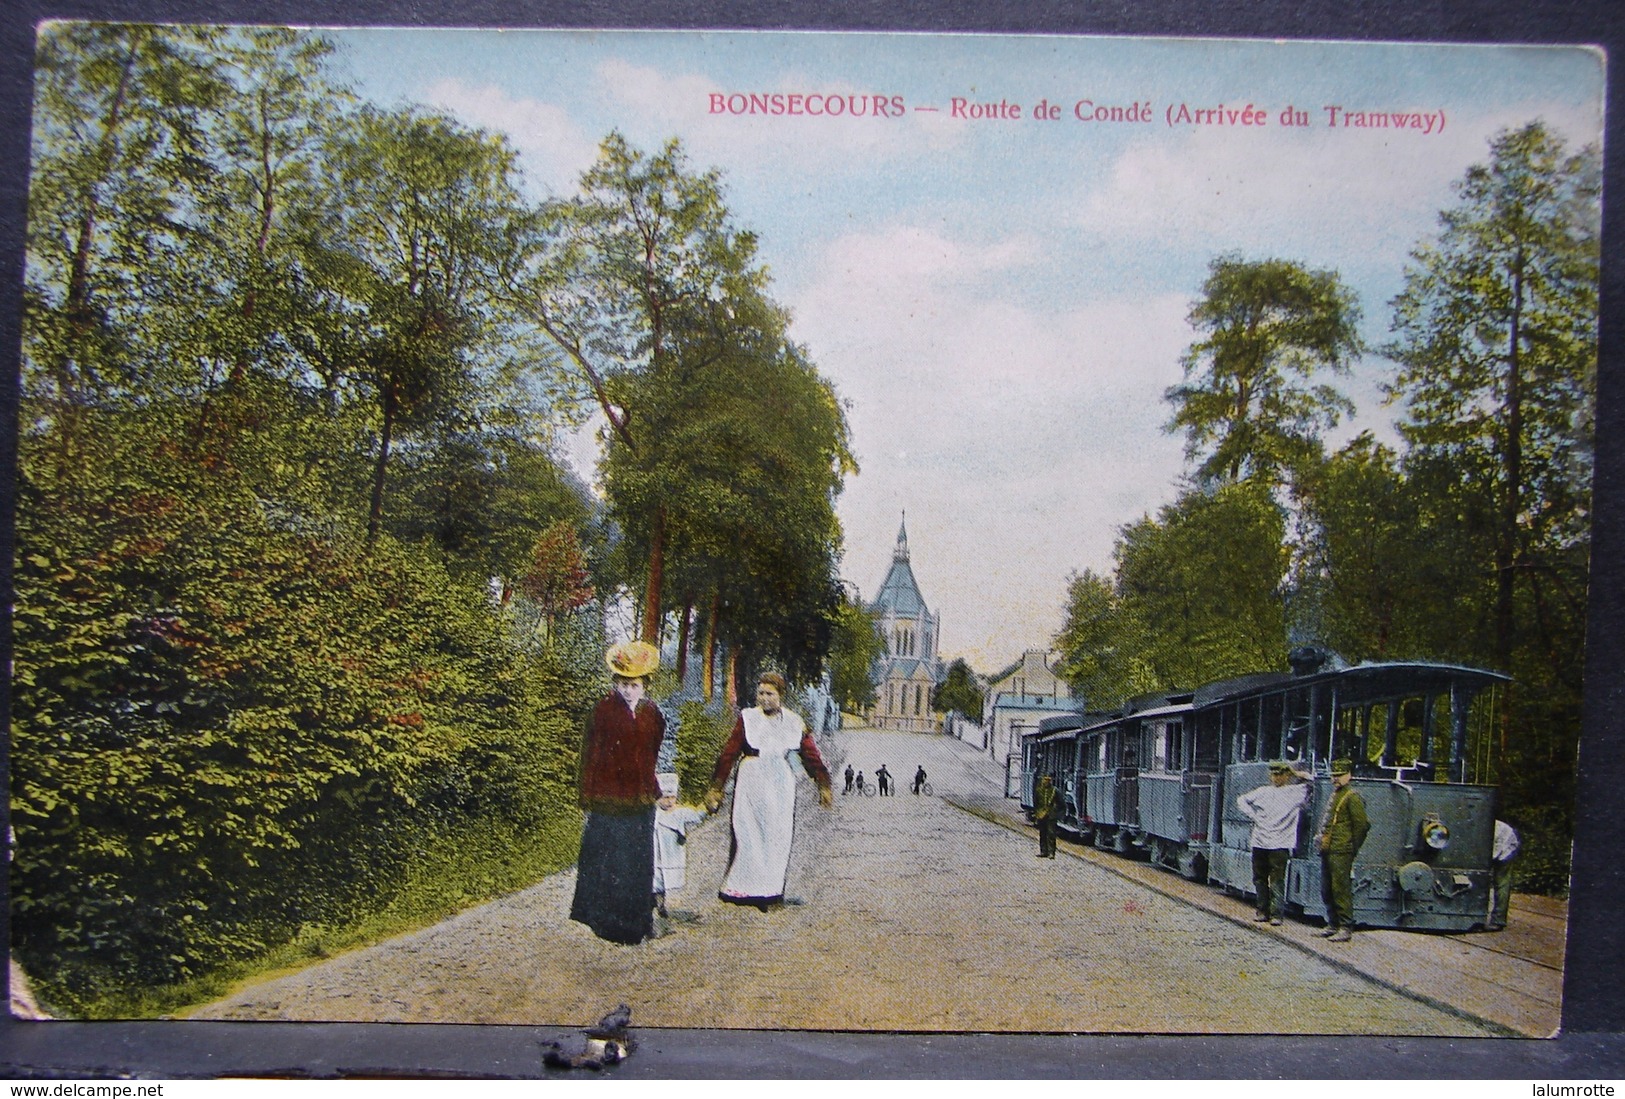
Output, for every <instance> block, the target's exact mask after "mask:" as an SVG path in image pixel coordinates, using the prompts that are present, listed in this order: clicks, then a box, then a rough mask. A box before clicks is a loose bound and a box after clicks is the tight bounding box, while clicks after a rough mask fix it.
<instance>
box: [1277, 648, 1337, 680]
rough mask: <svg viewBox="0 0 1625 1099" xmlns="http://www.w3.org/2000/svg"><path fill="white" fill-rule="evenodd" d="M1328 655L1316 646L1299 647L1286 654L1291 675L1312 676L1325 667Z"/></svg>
mask: <svg viewBox="0 0 1625 1099" xmlns="http://www.w3.org/2000/svg"><path fill="white" fill-rule="evenodd" d="M1328 656H1329V654H1328V653H1327V652H1326V650H1325V649H1322V648H1321V647H1320V646H1318V645H1299V646H1298V647H1297V648H1295V649H1293V650H1292V651H1291V652H1289V653H1287V654H1286V662H1287V663H1288V664H1290V665H1292V674H1293V675H1314V674H1315V673H1316V672H1318V671H1320V669H1321V668H1323V667H1324V666H1325V665H1326V660H1327V658H1328Z"/></svg>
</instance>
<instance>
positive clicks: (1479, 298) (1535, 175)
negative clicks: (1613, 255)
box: [1388, 121, 1601, 668]
mask: <svg viewBox="0 0 1625 1099" xmlns="http://www.w3.org/2000/svg"><path fill="white" fill-rule="evenodd" d="M1600 188H1601V180H1600V176H1599V169H1598V164H1597V158H1596V154H1595V151H1594V150H1591V149H1582V150H1580V151H1578V152H1570V151H1569V150H1568V149H1567V148H1566V147H1565V145H1564V143H1563V141H1562V140H1561V139H1560V138H1559V137H1558V136H1557V135H1555V134H1553V133H1552V132H1551V131H1550V130H1548V129H1547V127H1546V126H1545V125H1544V124H1543V123H1541V122H1538V121H1537V122H1532V123H1530V124H1529V125H1527V126H1524V127H1522V128H1521V129H1517V130H1508V131H1503V132H1502V133H1500V134H1499V135H1497V136H1496V138H1495V139H1494V140H1493V141H1492V142H1491V143H1490V159H1489V161H1488V162H1487V163H1484V164H1476V165H1474V166H1473V167H1471V168H1469V169H1468V171H1467V173H1466V175H1465V176H1464V177H1463V178H1462V179H1461V180H1460V182H1458V183H1457V185H1456V193H1457V195H1458V197H1459V202H1458V203H1457V205H1455V206H1454V207H1452V208H1450V209H1448V210H1445V211H1443V212H1442V213H1441V214H1440V226H1441V227H1440V231H1439V233H1438V236H1437V237H1436V238H1435V239H1434V240H1432V241H1429V242H1426V243H1424V244H1422V245H1420V246H1419V247H1418V248H1417V249H1416V250H1415V251H1414V252H1413V253H1412V256H1411V264H1410V266H1409V267H1408V268H1407V270H1406V279H1405V289H1404V291H1403V292H1402V293H1401V294H1400V295H1399V296H1398V297H1397V298H1396V299H1395V300H1394V332H1395V334H1396V340H1395V342H1394V343H1393V345H1392V346H1391V347H1390V348H1389V349H1388V350H1389V354H1390V355H1392V356H1393V357H1394V358H1395V359H1396V360H1398V362H1399V363H1400V372H1399V375H1398V377H1397V378H1396V380H1395V381H1394V383H1393V385H1392V387H1391V390H1390V392H1391V395H1392V397H1393V398H1394V399H1395V400H1398V401H1401V402H1403V404H1404V406H1405V418H1404V420H1403V421H1402V423H1401V425H1400V430H1401V431H1402V432H1403V433H1404V435H1405V438H1406V439H1407V440H1408V441H1409V442H1410V444H1411V446H1412V448H1413V449H1414V451H1415V452H1416V454H1417V455H1418V456H1419V457H1428V456H1433V457H1442V458H1445V459H1447V460H1448V461H1449V462H1450V463H1451V464H1452V465H1453V466H1454V467H1455V468H1456V469H1457V470H1458V471H1459V474H1460V476H1461V477H1462V479H1463V480H1464V481H1466V482H1467V483H1468V484H1470V485H1471V486H1472V488H1473V489H1474V491H1475V492H1477V493H1479V494H1481V495H1482V497H1483V498H1484V500H1485V501H1486V503H1487V504H1488V506H1489V510H1490V512H1491V514H1492V515H1493V520H1492V522H1493V531H1492V533H1491V540H1492V544H1493V549H1492V553H1493V569H1494V576H1495V601H1494V606H1495V617H1494V623H1495V625H1494V629H1495V636H1494V643H1493V650H1492V654H1491V657H1492V659H1493V660H1494V661H1495V663H1496V664H1497V665H1498V666H1500V667H1503V668H1505V667H1510V666H1511V663H1512V657H1513V649H1514V647H1515V645H1516V628H1517V624H1516V622H1515V613H1516V598H1517V597H1516V589H1517V587H1518V585H1519V582H1520V577H1524V578H1526V579H1527V580H1528V581H1529V582H1530V583H1531V584H1536V585H1538V584H1539V583H1540V579H1539V578H1540V577H1541V575H1542V574H1545V575H1546V580H1547V590H1548V592H1549V590H1550V585H1551V584H1552V583H1553V582H1554V581H1557V582H1561V581H1558V579H1557V577H1556V576H1555V575H1554V574H1552V573H1551V572H1550V570H1551V569H1552V568H1553V567H1554V565H1555V563H1556V562H1555V560H1554V555H1559V556H1560V555H1562V553H1563V551H1564V550H1566V549H1567V548H1568V547H1571V546H1575V545H1577V544H1581V543H1583V542H1584V541H1585V539H1586V528H1587V520H1588V516H1589V493H1590V472H1591V444H1590V433H1591V424H1592V402H1593V399H1594V387H1595V379H1596V361H1597V358H1596V356H1597V336H1596V325H1597V277H1598V261H1599V256H1600V246H1599V237H1598V230H1599V217H1600V215H1599V206H1598V199H1599V196H1600Z"/></svg>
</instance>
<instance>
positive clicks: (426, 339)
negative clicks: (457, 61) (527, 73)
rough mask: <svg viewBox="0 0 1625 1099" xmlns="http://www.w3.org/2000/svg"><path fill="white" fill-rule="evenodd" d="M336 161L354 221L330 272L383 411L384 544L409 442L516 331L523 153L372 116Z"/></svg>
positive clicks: (439, 124)
mask: <svg viewBox="0 0 1625 1099" xmlns="http://www.w3.org/2000/svg"><path fill="white" fill-rule="evenodd" d="M331 156H332V163H333V172H334V177H335V183H336V185H337V186H339V187H340V188H342V190H343V192H344V193H345V194H346V195H347V196H349V202H350V203H351V204H352V205H351V207H350V209H351V210H352V211H353V213H354V216H347V217H345V218H344V220H343V221H342V222H341V223H340V224H337V225H334V226H332V227H331V228H332V232H333V239H332V240H331V241H330V243H329V247H328V251H329V267H328V274H329V275H330V276H331V277H332V285H333V286H334V287H335V288H336V289H337V292H338V293H339V294H340V295H342V297H343V298H344V299H345V300H346V301H348V302H349V303H350V305H351V311H352V314H353V319H352V321H351V324H350V326H349V330H348V333H347V335H346V337H345V342H346V343H347V345H348V346H347V347H346V348H345V352H346V353H345V354H343V355H342V356H340V357H339V365H340V367H341V368H342V369H343V370H344V371H345V372H346V373H347V375H348V377H349V378H351V379H352V380H354V381H356V382H360V383H361V384H363V385H364V386H365V387H366V388H367V390H368V391H369V392H370V393H371V397H372V401H373V403H374V408H375V411H376V421H375V428H376V433H377V444H376V450H375V459H374V466H373V474H372V485H371V490H370V497H371V499H370V504H369V507H368V519H367V532H368V538H369V540H375V539H376V538H377V536H378V532H379V530H380V527H381V524H382V521H383V511H384V496H385V486H386V476H387V473H388V467H389V460H390V456H391V450H392V448H393V447H394V445H395V443H396V441H397V437H398V436H400V435H402V434H403V433H404V434H410V433H411V432H413V431H422V430H423V429H424V428H426V427H427V426H428V425H429V424H431V423H433V422H435V420H436V419H437V417H441V416H443V415H445V414H446V412H447V411H448V410H449V409H452V408H456V407H461V406H465V405H466V404H467V403H468V397H469V396H470V395H471V393H472V392H473V390H474V389H475V388H476V385H477V383H478V380H479V379H478V371H477V369H476V367H477V360H478V358H479V356H480V355H481V353H482V352H484V351H486V350H487V349H488V348H490V347H491V346H492V345H494V344H495V343H497V342H498V341H499V340H500V339H501V338H502V337H504V336H505V335H506V334H507V333H508V332H509V331H511V329H509V328H508V327H507V326H505V325H504V323H503V318H504V312H505V298H504V297H503V296H501V295H499V294H498V293H497V290H498V286H499V282H500V278H501V274H502V272H504V271H506V270H509V269H511V267H512V259H511V256H510V254H509V253H510V250H511V249H512V248H513V247H514V245H515V243H516V232H515V228H514V227H515V224H516V222H518V221H519V220H520V219H521V209H520V201H519V198H518V194H517V190H516V185H515V177H514V172H515V161H514V153H513V151H512V149H511V148H509V147H508V145H507V144H506V142H505V141H503V140H502V139H500V138H498V137H493V136H491V135H489V134H486V133H483V132H478V131H471V130H468V129H466V128H464V127H462V126H460V125H459V124H458V123H456V122H454V121H453V120H451V119H450V118H447V117H444V116H441V115H437V114H431V113H426V112H423V111H419V110H406V111H397V112H384V111H379V110H377V109H374V108H364V109H363V110H361V111H360V112H358V113H357V114H356V116H355V117H354V118H353V119H352V121H351V123H350V125H349V127H347V129H346V130H345V131H344V133H343V136H342V137H341V138H340V139H339V141H338V142H337V143H336V144H335V148H334V150H333V152H332V155H331Z"/></svg>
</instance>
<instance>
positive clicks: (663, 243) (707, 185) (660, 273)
mask: <svg viewBox="0 0 1625 1099" xmlns="http://www.w3.org/2000/svg"><path fill="white" fill-rule="evenodd" d="M581 184H582V193H581V195H580V196H579V197H578V198H576V199H574V200H572V201H569V202H565V203H559V204H555V205H553V206H552V207H550V208H549V209H548V210H547V211H545V212H544V216H543V217H542V218H541V219H540V220H539V223H538V225H537V232H536V233H535V234H534V236H533V238H532V248H533V250H532V253H531V259H530V262H529V263H528V264H527V265H526V266H525V267H524V268H523V269H517V268H516V269H515V270H514V271H513V272H512V273H511V286H512V290H513V293H514V296H515V299H516V300H517V301H519V302H520V303H522V304H523V305H524V306H525V307H526V308H527V309H528V311H529V314H530V316H531V317H532V319H533V320H535V322H536V323H537V324H539V325H540V326H541V327H542V328H543V329H545V330H546V332H547V333H548V335H549V336H551V337H552V339H553V341H554V342H555V344H556V345H557V346H558V348H559V349H560V351H561V352H562V354H563V355H564V356H565V357H566V359H567V360H568V361H569V362H570V363H571V364H573V366H574V367H575V369H576V370H577V371H578V372H579V374H580V376H581V378H582V379H583V380H584V382H585V387H586V389H587V391H588V392H589V393H590V394H591V396H592V399H593V400H594V401H596V403H597V404H598V405H599V407H600V409H601V410H602V412H603V414H604V417H605V419H606V421H607V424H608V431H609V435H608V439H607V445H608V446H609V447H610V449H611V451H612V452H613V451H614V450H615V449H616V448H624V449H625V450H627V451H628V452H630V454H632V455H634V456H635V457H634V459H633V460H635V461H637V462H642V463H647V464H649V465H651V466H655V465H658V464H659V463H660V459H659V457H658V455H656V454H655V453H654V451H655V450H656V449H657V448H659V447H660V446H661V443H662V433H661V429H662V423H661V421H660V420H659V419H658V418H657V416H656V415H651V414H650V411H649V410H647V409H643V408H640V407H638V406H637V405H635V404H633V403H630V402H631V401H632V400H633V397H634V396H635V395H636V392H637V387H636V386H635V385H634V386H630V387H628V386H622V387H619V388H617V386H616V385H615V380H616V379H617V378H618V377H622V376H625V375H629V374H631V375H638V376H640V377H641V378H642V379H643V380H644V381H648V382H651V384H652V385H653V387H654V390H669V389H670V388H671V386H672V384H673V382H674V379H673V377H672V376H673V374H674V373H675V374H679V375H681V374H682V373H683V370H682V368H680V367H678V366H677V365H676V364H675V362H674V359H675V358H676V357H677V356H678V353H679V352H678V348H677V347H676V345H675V344H674V341H673V336H672V333H673V329H674V327H675V326H679V325H681V324H684V323H687V324H695V323H703V322H704V321H705V320H707V319H711V318H715V317H717V316H718V315H719V310H718V308H717V307H718V306H719V305H720V304H721V303H724V302H727V301H729V300H730V299H733V298H737V297H740V296H743V295H747V294H749V293H751V292H753V291H755V290H758V289H759V288H760V287H761V286H762V284H763V283H764V281H765V274H764V273H763V272H762V271H761V270H760V269H759V268H758V267H757V266H756V264H755V248H756V242H755V237H754V235H753V234H750V233H748V232H742V231H740V230H737V229H736V228H734V227H733V225H732V224H731V223H730V220H729V216H728V211H727V208H726V206H725V204H724V203H723V200H722V191H721V184H720V182H719V180H718V177H717V175H716V173H715V172H699V173H696V172H693V171H691V170H690V169H689V167H688V162H687V157H686V155H685V154H684V152H683V149H682V146H681V144H680V143H679V142H677V141H676V140H672V141H670V142H667V144H666V145H665V146H664V147H663V148H662V149H661V150H660V151H659V152H658V153H656V154H653V155H646V154H644V153H642V152H640V151H638V150H636V149H634V148H633V147H632V146H631V145H630V144H628V142H627V141H626V139H625V138H624V137H622V136H621V135H620V134H618V133H612V134H610V135H609V136H608V137H607V138H605V139H604V141H603V143H602V145H601V147H600V151H599V158H598V161H597V163H595V164H594V165H593V167H592V168H591V169H589V170H588V171H587V172H586V174H585V175H584V176H583V177H582V181H581ZM685 314H686V315H687V318H688V319H687V320H686V321H685V319H684V315H685ZM691 358H692V357H691ZM692 368H693V364H692V363H690V367H689V369H692ZM680 380H681V379H680V378H678V379H676V381H678V382H680ZM629 518H630V517H629ZM668 522H669V510H668V507H667V505H666V503H665V501H664V500H663V499H660V498H651V499H649V500H648V502H647V504H646V509H645V510H643V511H642V512H641V513H640V514H639V515H638V516H637V518H636V521H635V525H636V526H637V527H639V528H642V530H643V531H644V532H646V535H645V537H643V538H642V539H640V541H642V543H643V545H644V546H645V547H646V559H645V565H646V568H645V572H644V575H645V579H644V583H643V620H642V624H641V629H640V632H641V633H642V635H643V636H644V637H646V638H649V639H657V638H658V635H659V632H660V622H661V617H662V609H663V605H662V596H663V592H664V589H665V585H666V582H665V571H664V570H665V565H666V541H667V534H668Z"/></svg>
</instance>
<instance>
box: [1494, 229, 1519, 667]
mask: <svg viewBox="0 0 1625 1099" xmlns="http://www.w3.org/2000/svg"><path fill="white" fill-rule="evenodd" d="M1523 267H1524V260H1523V250H1522V248H1520V249H1519V250H1518V252H1517V254H1516V255H1515V256H1514V258H1513V262H1512V303H1511V306H1512V316H1511V318H1510V321H1509V323H1508V326H1507V379H1506V452H1505V458H1504V460H1503V462H1502V472H1503V475H1504V476H1505V477H1506V486H1505V491H1504V492H1503V494H1502V497H1501V522H1500V524H1499V526H1500V529H1499V530H1498V531H1497V532H1496V538H1495V660H1496V663H1497V666H1498V670H1500V671H1508V670H1510V668H1511V666H1512V632H1513V611H1514V595H1515V592H1514V587H1515V584H1516V567H1517V552H1518V513H1519V511H1520V510H1521V508H1522V507H1523V362H1522V357H1521V355H1520V351H1521V348H1520V346H1519V344H1520V342H1521V341H1522V338H1523V333H1522V322H1523V292H1524V291H1523V280H1524V271H1523Z"/></svg>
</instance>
